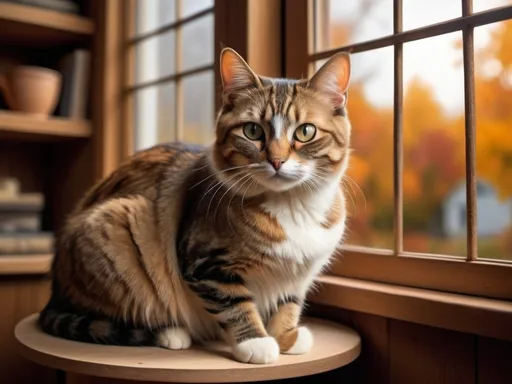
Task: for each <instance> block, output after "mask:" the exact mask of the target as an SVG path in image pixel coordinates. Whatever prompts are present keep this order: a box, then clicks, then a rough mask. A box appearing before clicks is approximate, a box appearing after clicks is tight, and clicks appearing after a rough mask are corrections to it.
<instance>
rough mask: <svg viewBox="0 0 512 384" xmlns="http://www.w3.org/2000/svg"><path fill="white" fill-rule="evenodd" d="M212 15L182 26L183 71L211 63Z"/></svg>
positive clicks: (212, 57) (212, 58)
mask: <svg viewBox="0 0 512 384" xmlns="http://www.w3.org/2000/svg"><path fill="white" fill-rule="evenodd" d="M213 31H214V30H213V15H212V14H209V15H207V16H205V17H201V18H200V19H197V20H194V21H192V22H190V23H187V24H185V25H184V26H183V42H184V44H183V70H187V69H191V68H195V67H200V66H203V65H206V64H211V63H213V60H214V56H213V34H214V32H213Z"/></svg>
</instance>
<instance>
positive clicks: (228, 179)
mask: <svg viewBox="0 0 512 384" xmlns="http://www.w3.org/2000/svg"><path fill="white" fill-rule="evenodd" d="M240 173H243V171H239V172H237V173H235V174H234V175H233V176H231V177H229V178H227V179H226V180H224V182H223V183H221V185H219V187H218V188H217V189H216V190H215V192H214V193H213V196H212V197H211V198H210V202H209V203H208V208H207V209H206V219H208V216H209V214H210V207H211V205H212V202H213V199H214V198H215V195H216V194H217V192H219V191H220V190H221V188H222V187H223V186H224V185H225V184H226V183H227V182H228V181H230V180H233V179H234V178H235V177H237V176H238V175H239V174H240ZM214 218H215V216H214Z"/></svg>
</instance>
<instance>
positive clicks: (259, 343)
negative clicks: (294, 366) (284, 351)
mask: <svg viewBox="0 0 512 384" xmlns="http://www.w3.org/2000/svg"><path fill="white" fill-rule="evenodd" d="M233 355H234V357H235V359H236V360H238V361H240V362H242V363H251V364H268V363H273V362H275V361H277V359H278V358H279V345H278V344H277V341H276V340H275V339H274V338H273V337H259V338H255V339H249V340H245V341H242V342H241V343H240V344H237V345H236V346H235V347H234V348H233Z"/></svg>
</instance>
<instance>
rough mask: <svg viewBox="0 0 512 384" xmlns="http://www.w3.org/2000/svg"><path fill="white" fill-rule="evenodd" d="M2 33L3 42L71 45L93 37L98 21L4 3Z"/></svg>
mask: <svg viewBox="0 0 512 384" xmlns="http://www.w3.org/2000/svg"><path fill="white" fill-rule="evenodd" d="M0 31H1V33H0V42H7V43H13V42H16V43H17V44H20V43H22V44H28V45H32V44H34V43H37V44H45V45H54V44H69V43H73V42H83V41H86V40H87V38H90V36H91V35H92V34H93V33H94V21H93V20H92V19H91V18H88V17H83V16H77V15H73V14H65V13H62V12H57V11H52V10H48V9H44V8H39V7H35V6H29V5H24V4H17V3H9V2H0Z"/></svg>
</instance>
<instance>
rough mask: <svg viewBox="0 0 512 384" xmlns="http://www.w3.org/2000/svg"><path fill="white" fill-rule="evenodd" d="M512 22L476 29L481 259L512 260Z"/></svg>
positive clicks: (477, 150) (479, 249)
mask: <svg viewBox="0 0 512 384" xmlns="http://www.w3.org/2000/svg"><path fill="white" fill-rule="evenodd" d="M511 45H512V20H509V21H506V22H501V23H495V24H489V25H485V26H482V27H478V28H475V91H476V95H475V99H476V125H477V135H476V170H477V180H478V190H477V203H478V216H477V217H478V256H479V257H480V258H491V259H508V260H512V228H511V226H512V130H511V123H512V98H511V95H512V51H511V50H510V46H511Z"/></svg>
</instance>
